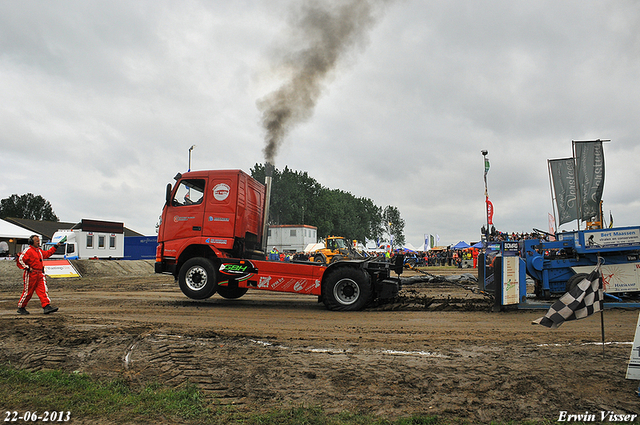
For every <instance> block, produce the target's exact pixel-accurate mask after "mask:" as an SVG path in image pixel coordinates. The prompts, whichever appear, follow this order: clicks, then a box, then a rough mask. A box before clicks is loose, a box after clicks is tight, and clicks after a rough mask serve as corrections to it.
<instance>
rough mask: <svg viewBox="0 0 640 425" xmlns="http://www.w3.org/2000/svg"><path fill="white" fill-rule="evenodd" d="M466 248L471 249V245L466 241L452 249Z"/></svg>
mask: <svg viewBox="0 0 640 425" xmlns="http://www.w3.org/2000/svg"><path fill="white" fill-rule="evenodd" d="M465 248H471V245H469V244H468V243H466V242H465V241H460V242H458V243H457V244H455V245H454V246H452V247H451V249H465Z"/></svg>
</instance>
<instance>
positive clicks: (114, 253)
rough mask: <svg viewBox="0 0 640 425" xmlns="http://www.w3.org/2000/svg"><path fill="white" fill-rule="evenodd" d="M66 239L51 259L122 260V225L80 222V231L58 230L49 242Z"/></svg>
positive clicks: (105, 222)
mask: <svg viewBox="0 0 640 425" xmlns="http://www.w3.org/2000/svg"><path fill="white" fill-rule="evenodd" d="M65 236H66V237H67V240H66V241H65V243H64V245H63V246H61V247H60V248H59V249H58V251H57V252H56V253H55V254H54V255H53V256H52V257H51V258H65V259H67V260H78V259H90V258H100V259H114V260H115V259H122V258H124V224H123V223H115V222H108V221H97V220H82V222H81V224H80V229H60V230H58V231H57V232H55V233H54V234H53V237H52V238H51V242H49V243H48V244H46V245H45V248H47V246H49V247H50V246H52V245H55V244H57V243H58V242H59V241H60V240H62V239H63V238H64V237H65Z"/></svg>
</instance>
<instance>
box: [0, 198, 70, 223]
mask: <svg viewBox="0 0 640 425" xmlns="http://www.w3.org/2000/svg"><path fill="white" fill-rule="evenodd" d="M6 217H14V218H26V219H30V220H44V221H58V217H57V216H56V215H55V214H54V212H53V208H51V204H50V203H49V201H47V200H46V199H44V198H43V197H42V196H40V195H34V194H33V193H27V194H24V195H21V196H18V195H16V194H14V195H11V196H10V197H8V198H5V199H2V200H0V218H6Z"/></svg>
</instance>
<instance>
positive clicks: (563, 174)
mask: <svg viewBox="0 0 640 425" xmlns="http://www.w3.org/2000/svg"><path fill="white" fill-rule="evenodd" d="M549 169H550V171H551V180H552V182H553V190H554V192H555V195H556V206H557V207H558V225H559V226H562V225H563V224H564V223H569V222H570V221H573V220H577V219H578V193H577V189H576V169H575V161H574V159H573V158H562V159H550V160H549Z"/></svg>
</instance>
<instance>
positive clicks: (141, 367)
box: [0, 262, 640, 423]
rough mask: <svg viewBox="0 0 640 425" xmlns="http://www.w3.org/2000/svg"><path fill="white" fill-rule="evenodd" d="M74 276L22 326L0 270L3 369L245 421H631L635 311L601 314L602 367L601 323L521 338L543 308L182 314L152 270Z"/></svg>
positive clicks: (408, 305) (432, 305)
mask: <svg viewBox="0 0 640 425" xmlns="http://www.w3.org/2000/svg"><path fill="white" fill-rule="evenodd" d="M2 263H4V262H2ZM7 263H8V262H7ZM134 263H135V264H134ZM78 266H79V268H81V269H82V271H83V277H82V278H79V279H56V280H54V279H49V293H50V296H51V298H52V300H53V304H54V305H57V306H59V307H60V311H59V312H57V313H55V314H52V315H48V316H45V315H43V314H42V309H41V308H40V305H39V302H38V300H37V298H36V297H35V296H34V299H32V301H31V302H30V304H29V306H28V309H29V310H30V311H31V313H32V314H31V315H29V316H18V315H17V314H16V303H17V300H18V297H19V295H20V291H21V289H22V284H21V280H20V271H19V270H17V269H16V268H15V265H14V264H0V323H1V326H0V362H2V363H3V364H8V363H10V364H12V365H14V366H16V367H18V368H24V369H62V370H66V371H81V372H85V373H88V374H90V375H92V376H95V377H100V378H116V377H125V378H126V379H128V380H130V381H131V382H132V383H134V384H137V383H140V384H143V383H146V382H151V381H160V382H164V383H167V384H168V385H172V386H180V385H183V384H185V383H186V382H192V383H195V384H196V385H198V386H199V387H200V388H201V389H202V390H203V391H204V392H205V393H207V394H208V395H210V400H211V403H214V404H233V405H235V406H237V408H238V409H246V410H260V409H264V408H269V407H288V406H301V405H306V406H309V405H320V406H322V407H323V408H324V409H325V410H326V411H328V412H338V411H342V410H349V411H352V412H365V413H371V414H376V415H383V416H385V417H389V418H397V417H399V416H405V415H410V414H437V415H440V416H444V417H448V418H466V419H468V420H469V421H472V422H476V423H487V422H490V421H491V420H503V421H506V420H523V419H549V420H552V421H556V420H558V418H559V415H560V412H561V411H566V412H568V414H584V412H585V411H588V412H590V413H594V414H596V415H598V417H599V415H600V412H601V411H603V412H605V413H606V412H608V411H614V412H615V413H616V414H623V413H639V412H640V398H638V396H637V395H636V394H635V391H636V389H637V388H638V381H629V380H626V379H625V373H626V369H627V363H628V359H629V355H630V349H631V344H632V341H633V338H634V333H635V328H636V324H637V320H638V310H621V309H616V310H607V311H606V312H605V314H604V321H605V331H606V334H605V337H606V342H607V343H606V345H605V347H604V358H603V346H602V344H601V343H600V340H601V334H600V316H599V315H598V316H593V317H589V318H587V319H584V320H580V321H574V322H568V323H565V324H564V325H562V326H561V327H560V329H558V330H554V331H552V330H549V329H547V328H544V327H541V326H534V325H532V324H531V321H532V320H533V319H535V318H537V317H540V316H542V315H543V314H544V311H543V310H533V311H515V312H502V313H492V312H490V311H489V310H490V309H489V308H488V302H487V300H485V297H484V296H483V295H481V294H475V293H473V292H472V291H471V290H469V286H468V285H467V286H465V285H454V284H449V283H445V282H440V283H433V284H422V285H419V286H420V287H417V286H416V285H412V286H407V287H406V290H404V291H403V292H402V294H401V295H402V297H401V298H400V299H399V300H398V301H397V302H395V303H392V304H387V305H381V306H376V307H372V308H370V309H367V310H365V311H361V312H348V313H341V312H330V311H327V310H326V309H325V308H324V306H323V305H322V304H321V303H318V302H317V298H315V297H310V296H297V295H288V294H275V293H268V292H258V291H250V292H249V293H247V295H245V296H244V297H242V298H241V299H238V300H224V299H222V298H220V297H219V296H217V295H215V296H214V297H212V298H211V299H208V300H206V301H193V300H190V299H188V298H186V297H185V296H184V295H183V294H182V293H181V292H180V290H179V288H178V287H177V285H176V284H174V282H173V278H172V277H170V276H158V275H154V274H153V266H152V264H151V263H150V262H129V263H128V264H127V262H93V263H90V264H88V265H87V264H84V265H83V264H79V265H78ZM14 269H15V270H14ZM409 274H411V273H409ZM405 275H406V274H405ZM3 407H5V408H11V406H3Z"/></svg>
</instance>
